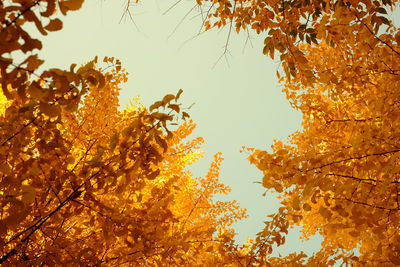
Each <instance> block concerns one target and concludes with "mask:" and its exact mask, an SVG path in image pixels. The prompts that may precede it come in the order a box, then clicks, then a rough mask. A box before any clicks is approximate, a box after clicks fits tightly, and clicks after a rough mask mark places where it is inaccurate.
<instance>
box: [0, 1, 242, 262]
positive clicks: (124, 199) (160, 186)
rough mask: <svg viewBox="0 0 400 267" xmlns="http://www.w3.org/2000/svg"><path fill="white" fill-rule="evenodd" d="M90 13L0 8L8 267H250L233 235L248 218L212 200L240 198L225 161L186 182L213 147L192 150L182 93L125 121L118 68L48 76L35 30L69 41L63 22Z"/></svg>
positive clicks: (54, 4) (63, 6)
mask: <svg viewBox="0 0 400 267" xmlns="http://www.w3.org/2000/svg"><path fill="white" fill-rule="evenodd" d="M81 5H82V1H78V0H69V1H55V0H53V1H51V0H50V1H47V0H46V1H29V0H25V1H7V2H1V3H0V20H1V28H0V34H1V37H0V42H1V45H0V71H1V72H0V79H1V90H2V93H1V94H0V100H1V103H0V112H1V113H0V150H1V153H0V205H1V214H0V253H1V254H0V263H1V264H6V265H8V266H21V265H22V266H56V265H67V266H93V265H96V266H97V265H100V264H105V265H108V266H122V265H129V266H132V265H146V266H154V265H164V264H172V265H188V266H204V265H206V264H210V263H215V264H219V263H229V262H237V261H240V260H241V258H240V257H242V256H241V255H242V254H243V253H242V252H241V250H240V248H237V246H235V245H234V243H233V239H232V238H233V235H234V233H233V232H232V230H231V229H230V228H229V226H230V225H231V224H232V223H233V222H235V221H236V220H239V219H241V218H243V217H244V216H245V211H244V210H243V209H240V208H239V206H238V205H237V204H236V203H235V202H234V201H225V202H224V201H214V200H213V199H212V197H213V196H214V195H215V194H226V193H228V192H229V188H227V187H226V186H224V185H222V184H220V183H219V182H218V176H219V166H220V164H221V161H222V157H221V155H220V154H217V155H216V156H215V161H214V162H213V163H212V164H211V167H210V170H209V173H208V174H207V175H206V176H205V177H204V178H194V177H193V176H192V174H191V173H190V172H189V171H187V170H186V167H187V166H188V165H189V164H192V163H193V162H195V161H196V160H198V159H199V158H200V156H201V153H199V152H198V148H199V146H200V145H201V143H202V139H201V138H197V139H194V140H191V141H190V140H189V141H188V140H187V137H188V135H189V134H190V133H191V132H192V131H193V129H194V127H195V125H194V123H193V122H192V121H190V120H187V118H188V116H189V115H188V114H187V113H186V112H184V111H182V108H181V104H180V103H179V97H180V95H181V93H182V90H180V91H179V92H178V93H177V94H176V95H172V94H170V95H166V96H165V97H164V98H163V99H162V100H160V101H158V102H156V103H154V104H153V105H152V106H151V107H150V108H149V109H146V108H145V107H143V106H142V105H141V104H140V103H139V102H137V101H136V103H134V104H132V105H130V106H128V107H127V108H125V109H123V110H122V111H120V110H119V109H118V95H119V93H118V92H119V90H120V85H121V83H123V82H125V81H126V79H127V73H126V72H125V70H124V69H123V68H122V67H121V63H120V61H119V60H116V59H114V58H107V57H106V58H104V60H103V62H102V63H99V62H98V60H97V58H95V59H94V60H93V61H91V62H88V63H87V64H84V65H82V66H81V67H77V66H76V64H72V65H71V67H70V69H69V70H61V69H55V68H52V69H47V70H44V71H40V70H39V69H38V68H39V66H40V65H41V64H42V63H43V60H40V59H39V56H38V55H37V54H34V52H37V50H40V49H41V47H42V44H41V42H40V40H37V39H33V38H32V37H31V36H30V34H29V33H28V31H27V28H28V27H29V26H28V25H29V24H33V25H34V26H35V28H36V29H38V30H39V32H40V33H41V34H43V35H46V34H47V33H48V32H49V31H56V30H60V29H61V28H62V21H61V20H60V18H58V17H56V16H57V15H58V13H59V12H61V13H62V14H64V15H65V14H66V13H67V12H68V11H70V10H77V9H79V8H80V7H81ZM46 20H47V21H46ZM31 26H32V25H31ZM25 27H26V28H25ZM31 30H32V29H31ZM17 59H19V60H20V61H17ZM182 119H183V120H186V122H184V123H183V124H181V125H180V126H178V127H177V128H176V129H175V130H171V129H170V128H171V126H172V124H171V123H172V122H174V123H181V122H182ZM200 255H201V256H200Z"/></svg>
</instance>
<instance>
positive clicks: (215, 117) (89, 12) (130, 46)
mask: <svg viewBox="0 0 400 267" xmlns="http://www.w3.org/2000/svg"><path fill="white" fill-rule="evenodd" d="M173 4H174V2H173V1H171V0H166V1H162V2H161V1H159V0H145V1H143V2H141V3H139V4H137V5H135V6H132V7H131V9H130V10H131V13H132V17H133V19H134V22H132V21H131V20H129V19H127V18H126V17H125V18H122V17H121V16H122V14H123V10H124V8H125V5H126V3H125V0H113V1H111V0H106V1H104V0H102V1H91V0H87V1H86V3H84V5H83V7H82V9H81V10H79V11H76V12H70V13H69V14H68V15H67V16H66V17H65V18H63V19H62V20H63V21H64V28H63V29H62V30H61V31H59V32H55V33H51V34H49V35H48V36H47V37H45V38H43V37H41V38H42V40H43V45H44V47H43V49H42V51H41V52H40V56H41V58H44V59H45V60H46V62H45V67H59V68H68V67H69V65H70V64H72V63H77V64H82V63H85V62H87V61H89V60H91V59H93V58H94V57H95V56H99V58H100V59H101V58H102V57H104V56H113V57H115V58H118V59H120V60H121V61H122V63H123V66H124V67H125V68H126V69H127V71H128V72H129V81H128V82H127V83H126V84H125V85H123V89H122V91H121V96H120V102H121V105H122V106H124V105H126V104H127V103H128V102H129V100H130V99H131V98H133V97H134V96H136V95H140V96H141V100H142V102H143V103H144V104H145V105H146V106H149V105H150V104H152V103H153V102H155V101H157V100H160V99H161V98H162V97H163V96H164V95H166V94H169V93H173V94H174V93H176V92H177V91H178V90H179V89H183V90H184V93H183V95H182V98H181V101H182V102H183V103H184V106H186V107H189V106H191V105H192V104H194V105H193V106H192V107H191V108H190V110H189V113H190V115H191V118H192V119H193V120H194V121H195V122H196V123H197V124H198V127H197V129H196V130H195V132H194V134H193V137H197V136H202V137H203V138H204V139H205V145H204V146H203V151H204V152H205V156H204V158H203V159H202V160H200V162H199V163H196V164H195V165H193V166H192V167H191V171H192V172H193V173H194V174H195V175H196V176H202V175H205V174H206V172H207V169H208V166H209V164H210V163H211V160H212V157H213V155H214V154H215V153H217V152H222V153H223V156H224V158H225V160H224V162H223V163H222V169H221V182H223V183H224V184H226V185H229V186H230V187H231V188H232V192H231V194H230V195H229V196H228V197H227V198H224V199H230V200H231V199H236V200H237V201H238V202H239V203H240V204H241V206H242V207H244V208H246V209H247V211H248V214H249V218H247V219H246V220H243V221H242V222H240V223H237V224H235V226H234V228H235V230H236V232H237V233H238V235H237V237H236V240H237V242H239V243H240V242H243V241H244V240H246V238H248V237H254V235H255V234H256V233H257V232H259V231H261V230H262V227H263V221H265V220H266V219H267V217H266V215H268V214H271V213H274V212H275V211H277V209H278V207H279V201H278V200H277V199H276V195H274V194H271V193H269V194H268V195H267V196H265V197H263V196H262V193H263V192H264V189H263V188H262V186H261V185H260V184H258V183H257V182H260V181H261V179H262V173H261V172H260V171H259V170H258V169H257V168H256V167H255V166H252V165H250V164H249V163H248V162H247V160H246V157H247V156H248V155H247V154H244V153H240V150H241V148H242V146H245V147H255V148H259V149H264V150H268V149H269V148H270V146H271V145H272V143H273V140H274V139H278V140H283V141H284V140H286V137H287V136H288V135H289V134H291V133H293V132H294V131H296V130H299V129H300V123H301V114H300V113H299V112H298V111H295V110H293V109H292V108H291V107H290V106H289V103H288V101H287V100H286V99H285V96H284V94H283V93H282V92H281V89H282V88H281V85H279V84H278V83H277V78H276V71H277V69H278V66H279V62H277V61H276V62H274V61H273V60H272V59H270V58H269V57H266V56H264V55H263V54H262V44H263V36H262V35H257V34H256V33H251V35H250V40H247V37H248V36H246V35H245V34H242V35H237V34H233V35H232V36H231V38H230V39H229V42H228V44H229V49H228V53H227V55H226V57H224V56H222V55H223V51H224V45H225V44H226V41H227V34H228V32H227V29H225V30H221V31H218V30H214V31H210V32H207V33H204V34H201V35H198V31H199V28H200V25H201V17H200V16H199V12H198V10H197V9H196V8H193V7H194V5H195V1H187V0H184V1H181V2H179V4H178V5H176V6H175V7H173V8H172V9H171V10H170V11H169V12H167V13H166V14H165V11H167V10H168V8H169V7H170V6H172V5H173ZM190 10H192V12H191V13H188V12H189V11H190ZM186 14H187V15H186ZM121 18H122V20H121ZM177 26H178V27H177ZM246 40H247V42H246ZM221 56H222V57H221ZM298 235H299V234H298V231H296V230H293V231H291V232H290V233H289V236H288V238H287V244H286V245H285V247H284V248H279V249H278V250H277V251H278V252H280V253H282V254H287V253H288V252H293V251H299V250H303V251H305V252H306V253H311V252H312V251H315V250H316V249H318V248H319V244H320V242H321V240H320V239H319V238H314V239H311V241H307V242H305V243H303V242H301V241H299V240H298Z"/></svg>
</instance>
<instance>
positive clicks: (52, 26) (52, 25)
mask: <svg viewBox="0 0 400 267" xmlns="http://www.w3.org/2000/svg"><path fill="white" fill-rule="evenodd" d="M62 26H63V23H62V21H61V20H60V19H57V18H56V19H53V20H51V21H50V22H49V24H47V26H46V27H44V28H45V29H46V30H48V31H52V32H53V31H58V30H61V29H62Z"/></svg>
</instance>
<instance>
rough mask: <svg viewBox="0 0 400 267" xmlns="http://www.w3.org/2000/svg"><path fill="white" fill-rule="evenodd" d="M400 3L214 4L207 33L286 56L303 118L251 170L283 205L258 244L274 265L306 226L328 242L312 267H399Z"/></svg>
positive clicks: (294, 101) (303, 0)
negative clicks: (242, 38) (295, 230)
mask: <svg viewBox="0 0 400 267" xmlns="http://www.w3.org/2000/svg"><path fill="white" fill-rule="evenodd" d="M207 3H208V1H199V4H201V5H203V6H207ZM396 5H398V2H397V1H369V0H366V1H358V0H357V1H351V0H350V1H329V0H328V1H319V0H318V1H313V0H311V1H310V0H299V1H298V0H296V1H229V0H226V1H212V3H211V5H208V8H209V9H207V10H208V11H209V12H208V17H207V18H206V20H205V21H204V25H205V27H206V28H210V27H223V26H224V25H228V26H229V27H233V26H234V27H235V28H236V30H237V31H239V30H241V29H249V28H251V29H253V30H255V31H256V32H257V33H263V34H265V35H266V38H265V47H264V51H263V52H264V54H266V55H269V56H271V57H272V58H274V55H275V53H276V52H278V53H279V56H280V60H281V62H282V69H283V72H284V74H285V76H284V77H281V79H280V80H281V82H283V84H284V89H283V91H284V92H285V93H286V96H287V99H288V100H289V102H290V103H291V105H292V106H293V107H294V108H295V109H298V110H300V111H301V112H302V114H303V122H302V129H301V130H300V131H298V132H296V133H294V134H293V135H291V136H290V138H289V142H288V143H286V144H285V143H283V142H281V141H276V142H275V143H274V145H273V146H272V150H269V151H264V150H260V149H249V150H250V151H251V152H252V155H251V156H250V157H249V160H250V162H251V163H253V164H255V165H256V166H257V167H258V168H259V169H260V170H261V171H262V172H263V173H264V178H263V181H262V184H263V186H264V187H266V188H268V189H273V190H275V191H276V192H278V193H280V194H281V197H282V207H281V208H280V209H279V211H278V213H277V214H275V215H272V216H271V221H269V222H267V223H266V227H265V229H264V230H263V231H262V232H260V233H259V234H258V237H257V239H256V242H255V243H254V248H255V253H257V254H256V255H257V256H258V257H262V259H266V257H268V255H269V253H271V252H272V248H273V246H274V245H281V244H283V243H284V240H285V234H286V233H287V229H288V228H290V227H291V226H293V225H300V226H301V227H302V229H303V234H304V237H305V238H308V237H310V236H312V235H315V234H317V233H318V234H320V235H322V237H323V239H324V241H323V243H322V249H321V250H320V251H318V252H316V253H315V254H314V255H313V256H312V257H310V258H309V259H308V264H310V265H316V264H317V265H318V266H325V265H333V264H335V263H338V262H343V263H347V264H352V265H361V266H364V265H368V266H393V265H399V264H400V254H399V251H400V235H399V233H398V229H399V227H400V213H399V211H400V202H399V197H400V195H399V194H400V193H399V183H400V180H399V161H398V158H399V152H400V150H399V144H398V139H399V130H398V129H399V123H400V121H399V116H398V115H399V111H400V110H399V105H398V103H399V100H400V99H399V93H398V88H399V85H400V84H399V82H400V78H399V77H400V76H399V74H400V73H399V70H400V65H399V62H400V60H399V59H400V31H399V28H398V27H396V26H395V25H393V22H392V20H391V18H392V17H393V16H398V11H396V13H394V14H392V12H394V9H395V7H396ZM232 25H233V26H232ZM278 77H280V76H279V73H278ZM297 257H300V258H301V257H302V255H301V254H298V255H297ZM293 259H294V260H295V261H298V260H299V258H293ZM302 260H303V261H304V263H305V262H306V259H302ZM300 261H301V260H300ZM273 262H274V263H275V264H277V263H279V262H280V263H282V261H281V260H279V259H277V261H273ZM291 262H292V263H293V262H294V261H291Z"/></svg>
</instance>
